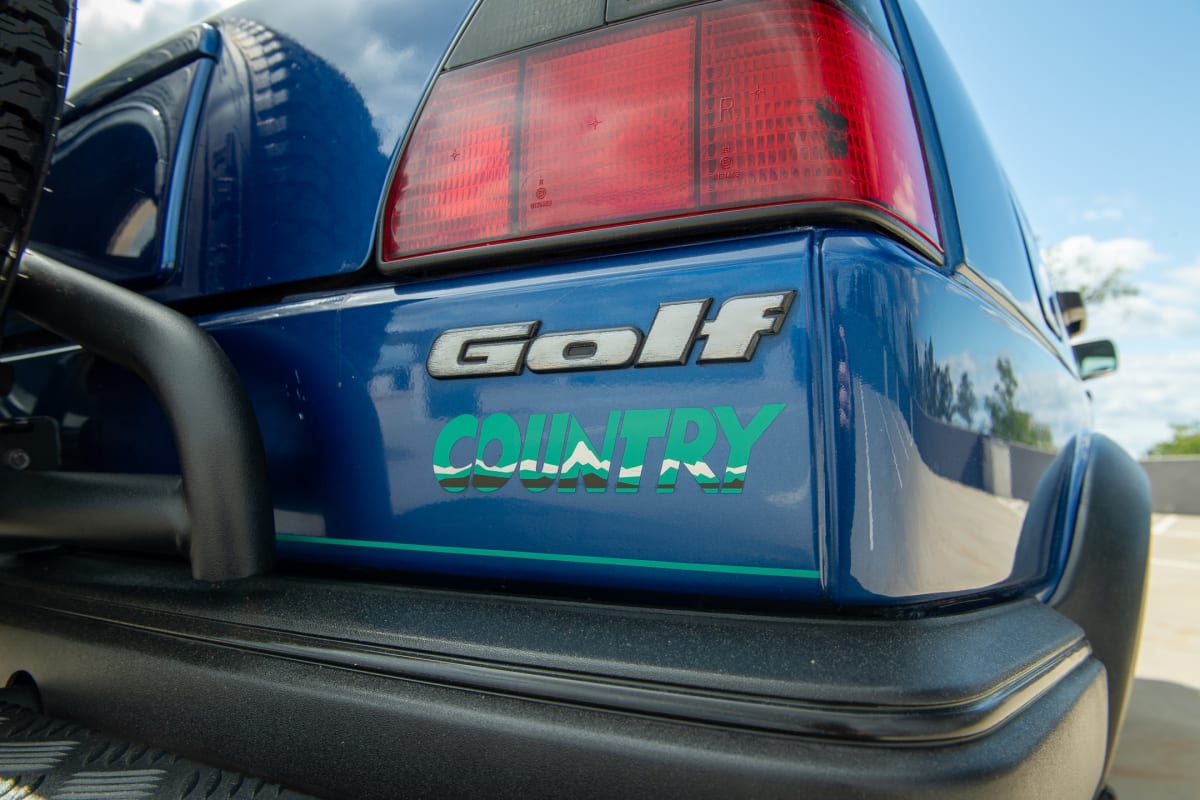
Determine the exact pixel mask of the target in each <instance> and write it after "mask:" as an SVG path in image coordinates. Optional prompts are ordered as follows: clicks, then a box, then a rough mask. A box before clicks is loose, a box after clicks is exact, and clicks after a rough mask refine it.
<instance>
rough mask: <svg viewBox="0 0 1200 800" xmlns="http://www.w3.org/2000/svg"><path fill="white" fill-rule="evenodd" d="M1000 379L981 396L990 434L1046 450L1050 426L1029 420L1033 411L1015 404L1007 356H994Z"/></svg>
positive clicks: (1014, 380) (1014, 378)
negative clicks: (987, 416) (986, 395)
mask: <svg viewBox="0 0 1200 800" xmlns="http://www.w3.org/2000/svg"><path fill="white" fill-rule="evenodd" d="M996 371H997V372H999V373H1000V380H998V381H997V382H996V384H995V385H994V386H993V387H992V388H993V389H994V391H995V394H993V395H989V396H988V397H985V398H984V399H983V405H984V407H985V408H987V410H988V414H989V415H990V416H991V418H992V429H991V431H990V433H991V435H992V436H995V437H997V438H1000V439H1007V440H1008V441H1010V442H1016V443H1018V444H1027V445H1029V446H1031V447H1037V448H1040V449H1043V450H1049V449H1050V448H1051V447H1052V446H1053V444H1054V442H1053V437H1052V435H1051V433H1050V429H1049V428H1048V427H1046V426H1045V425H1042V424H1041V423H1037V422H1034V421H1033V415H1032V414H1030V413H1029V412H1028V411H1024V410H1022V409H1020V408H1018V407H1017V386H1018V383H1017V375H1016V372H1015V371H1014V370H1013V365H1012V362H1011V361H1009V360H1008V359H1007V358H998V359H996Z"/></svg>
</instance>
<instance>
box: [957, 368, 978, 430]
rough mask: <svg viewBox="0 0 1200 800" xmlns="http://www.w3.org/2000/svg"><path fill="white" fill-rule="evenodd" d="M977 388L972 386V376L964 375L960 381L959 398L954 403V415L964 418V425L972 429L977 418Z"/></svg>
mask: <svg viewBox="0 0 1200 800" xmlns="http://www.w3.org/2000/svg"><path fill="white" fill-rule="evenodd" d="M976 402H978V401H977V400H976V399H975V387H974V386H972V385H971V376H970V375H968V374H967V373H965V372H964V373H963V374H962V377H960V378H959V379H958V396H957V397H956V399H955V401H954V413H955V414H957V415H958V416H960V417H962V421H963V425H966V426H967V427H968V428H969V427H971V420H972V418H974V416H975V404H976Z"/></svg>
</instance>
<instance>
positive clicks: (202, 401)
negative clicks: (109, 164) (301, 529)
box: [0, 252, 275, 582]
mask: <svg viewBox="0 0 1200 800" xmlns="http://www.w3.org/2000/svg"><path fill="white" fill-rule="evenodd" d="M13 308H14V310H16V311H19V312H20V313H21V314H22V315H24V316H25V317H28V318H29V319H30V320H31V321H33V322H35V323H36V324H38V325H40V326H42V327H43V328H46V329H47V330H49V331H51V332H53V333H55V334H57V335H59V336H61V337H63V338H64V339H68V340H70V341H71V342H74V343H75V344H78V345H79V346H80V347H82V348H84V349H86V350H89V351H91V352H93V353H95V354H96V355H98V356H100V357H102V358H104V359H107V360H109V361H111V362H113V363H115V364H118V365H120V366H122V367H125V368H126V369H128V370H130V371H132V372H134V373H135V374H136V375H138V376H139V377H140V378H141V379H142V380H143V381H145V382H146V384H148V385H149V387H150V389H151V390H152V391H153V392H154V394H155V396H156V397H157V398H158V401H159V403H161V404H162V406H163V409H164V410H165V412H166V415H167V418H168V420H169V421H170V425H171V431H172V434H173V436H174V439H175V444H176V448H177V450H178V452H179V463H180V471H181V475H179V476H162V475H114V474H98V473H80V472H57V473H55V472H42V473H34V472H29V473H19V472H10V473H7V474H5V475H3V476H2V477H0V537H3V538H7V539H22V540H39V541H47V542H63V543H80V544H95V545H103V546H113V547H132V548H137V549H147V548H177V549H179V550H180V551H181V552H183V553H184V554H186V555H187V556H188V557H189V558H190V559H191V565H192V575H193V577H194V578H196V579H197V580H202V581H211V582H222V581H230V580H236V579H240V578H246V577H249V576H251V575H256V574H259V573H262V572H265V571H267V570H269V569H270V567H271V565H272V563H273V561H274V555H275V535H274V520H273V515H272V508H271V494H270V483H269V479H268V475H267V458H266V452H265V450H264V448H263V443H262V436H261V434H260V432H259V428H258V423H257V421H256V419H255V417H254V411H253V409H252V408H251V406H250V401H249V399H248V398H247V396H246V392H245V390H244V389H243V388H242V384H241V380H240V379H239V377H238V375H237V373H236V372H235V371H234V369H233V366H232V365H231V364H230V362H229V359H228V358H227V357H226V356H225V353H224V352H222V350H221V349H220V347H218V346H217V344H216V342H214V341H213V340H212V338H211V337H209V335H208V334H206V333H205V332H204V331H203V330H201V328H200V327H199V326H198V325H196V324H195V323H194V322H192V321H191V320H190V319H188V318H187V317H185V316H183V315H182V314H180V313H178V312H176V311H174V310H172V309H169V308H167V307H165V306H163V305H161V304H159V303H157V302H155V301H153V300H149V299H147V298H145V297H142V296H141V295H138V294H135V293H133V292H131V291H129V290H127V289H123V288H121V287H119V286H115V285H113V284H111V283H109V282H107V281H104V280H101V279H99V278H96V277H93V276H91V275H88V274H87V273H84V272H81V271H79V270H77V269H74V268H72V267H69V266H67V265H65V264H62V263H60V262H58V261H55V260H54V259H51V258H48V257H46V256H42V255H40V254H38V253H34V252H26V253H25V255H24V257H23V259H22V261H21V267H20V274H19V278H18V281H17V286H16V288H15V291H14V295H13Z"/></svg>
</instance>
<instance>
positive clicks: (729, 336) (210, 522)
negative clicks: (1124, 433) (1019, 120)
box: [0, 0, 1149, 798]
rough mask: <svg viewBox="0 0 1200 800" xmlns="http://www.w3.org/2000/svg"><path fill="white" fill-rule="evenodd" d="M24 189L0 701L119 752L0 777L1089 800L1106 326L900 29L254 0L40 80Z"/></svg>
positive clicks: (821, 5)
mask: <svg viewBox="0 0 1200 800" xmlns="http://www.w3.org/2000/svg"><path fill="white" fill-rule="evenodd" d="M310 6H311V7H310ZM46 186H47V191H46V192H45V193H44V194H43V196H42V198H41V201H40V205H39V207H38V210H37V214H36V217H35V218H34V221H33V223H32V230H31V233H30V244H29V248H28V250H27V251H26V252H25V254H24V257H23V260H22V262H21V268H20V269H21V272H20V278H19V279H18V280H16V282H15V284H16V288H15V290H14V291H13V296H12V303H13V309H14V310H15V311H16V312H19V314H18V315H17V316H12V315H10V319H9V320H8V321H7V326H6V334H5V337H4V348H3V355H2V359H3V361H4V362H5V363H6V364H7V365H8V366H9V367H10V368H11V370H12V390H11V391H10V392H9V393H8V394H7V396H6V397H5V398H4V399H3V402H2V403H0V451H3V468H2V471H0V544H3V545H4V548H3V549H4V551H5V552H6V553H7V555H4V556H3V557H0V680H5V681H8V682H9V685H10V687H11V689H12V691H13V692H15V691H16V690H19V691H20V693H21V694H20V696H21V697H23V698H26V701H25V705H26V706H28V707H27V708H24V709H23V710H19V709H18V708H17V706H19V705H20V703H18V701H17V700H16V699H14V698H15V697H16V695H15V694H12V695H8V696H5V695H0V701H3V702H6V703H12V704H14V705H12V706H3V705H0V717H5V716H6V715H7V716H12V717H13V719H16V718H17V717H16V716H13V715H19V714H20V715H29V719H30V720H32V719H34V717H35V716H36V718H37V719H40V720H64V721H65V722H63V723H62V725H64V726H65V725H68V724H70V725H73V726H87V729H88V730H91V731H96V732H98V733H95V734H93V733H88V734H87V736H101V735H103V736H106V737H114V738H116V739H119V740H121V741H125V742H129V743H133V744H130V745H129V746H128V748H126V749H121V748H122V747H124V745H121V746H117V745H109V744H106V745H104V747H107V748H109V749H108V750H105V752H107V753H119V755H114V756H113V757H112V758H108V757H107V756H106V757H105V758H99V757H97V758H96V759H95V760H94V761H92V762H89V761H88V760H87V759H86V758H84V757H83V755H82V753H83V751H84V749H85V748H84V749H80V748H76V749H74V750H72V749H71V748H68V747H66V746H65V745H62V744H61V742H63V741H71V742H75V741H76V738H78V741H79V742H82V741H84V739H83V738H80V737H83V736H84V734H79V735H78V736H76V734H75V733H71V732H70V731H73V730H76V728H74V727H72V728H70V729H69V730H68V729H67V728H58V727H55V725H56V724H57V723H53V722H51V721H45V722H44V723H37V724H35V723H34V722H32V721H31V722H29V724H28V725H26V724H25V723H21V724H20V725H15V726H10V727H9V728H7V729H6V728H5V727H4V725H3V720H0V735H5V736H7V737H8V739H7V741H15V742H17V743H18V744H20V745H21V746H22V747H25V748H26V750H28V748H31V747H35V745H34V744H32V743H31V742H32V739H29V738H28V737H29V736H33V734H32V733H30V731H34V730H39V731H44V732H45V736H44V737H43V739H45V740H48V741H51V742H57V743H58V744H56V745H55V747H58V748H59V750H62V752H63V755H62V756H61V758H60V757H59V756H56V755H54V754H53V753H51V751H50V750H46V749H45V748H46V747H48V745H46V744H45V741H43V740H41V739H39V740H38V741H39V742H41V744H38V745H36V747H41V748H43V749H42V750H37V753H39V754H41V755H40V756H39V758H40V759H41V760H40V761H39V760H38V759H33V760H32V761H31V760H30V758H26V757H24V756H22V758H25V760H24V761H21V760H17V761H14V762H13V764H16V766H13V765H11V764H8V765H7V766H6V764H7V762H6V761H5V758H6V756H5V755H4V753H5V750H4V747H5V744H4V742H5V741H6V740H5V739H0V779H3V778H6V777H7V778H12V779H14V780H18V779H20V780H25V778H23V777H22V776H27V775H28V774H32V773H33V772H36V771H37V770H36V769H35V767H39V766H40V767H41V768H42V772H41V773H39V774H43V773H44V774H45V775H46V776H48V777H45V778H39V780H44V782H43V783H41V784H39V785H41V786H42V789H41V790H40V791H43V792H50V794H49V795H48V796H54V795H53V792H52V791H51V790H54V791H66V790H67V789H70V788H71V787H72V786H74V787H76V788H78V786H79V785H80V784H78V783H71V781H76V780H78V779H79V776H80V775H82V774H86V775H88V776H90V777H88V779H87V780H90V781H92V783H91V784H87V785H88V786H93V787H94V786H101V785H104V786H110V787H111V786H116V785H118V784H119V783H120V782H121V781H126V783H125V784H121V785H127V786H133V785H135V784H136V786H137V787H139V788H138V789H137V791H143V792H145V794H143V795H139V796H147V797H150V796H159V795H156V794H154V792H162V793H163V794H162V795H161V796H168V794H169V793H170V792H175V794H170V795H169V796H183V793H184V792H186V791H192V790H193V789H195V788H196V787H197V786H203V785H209V786H210V787H211V786H218V785H219V786H220V787H223V788H221V791H223V792H225V793H226V794H228V796H231V797H234V796H236V797H241V796H243V794H239V793H238V792H242V793H246V794H245V796H251V795H250V794H249V792H251V790H252V787H259V786H261V784H260V783H258V782H256V781H260V780H262V781H269V782H271V783H272V784H278V785H279V786H284V787H289V788H288V789H287V790H283V789H278V788H277V789H276V790H277V791H281V792H284V794H285V796H290V795H286V793H287V792H304V793H309V794H311V795H314V796H321V797H331V798H332V797H339V798H340V797H356V798H392V797H400V796H410V795H411V796H434V797H445V796H467V795H487V796H514V797H516V796H520V797H530V796H556V797H562V796H569V797H570V796H577V797H592V796H596V797H613V796H660V797H665V796H672V797H673V796H679V797H689V798H696V797H722V798H727V797H730V796H747V797H774V796H789V797H794V796H797V795H801V796H808V795H811V796H816V797H843V796H844V797H883V796H888V797H891V796H896V797H931V796H937V797H971V798H978V797H1018V796H1021V797H1023V796H1042V797H1080V798H1090V797H1095V796H1098V795H1099V794H1101V793H1103V792H1105V791H1107V790H1106V788H1105V787H1106V774H1107V770H1108V767H1109V764H1110V761H1111V757H1112V753H1113V750H1114V748H1115V745H1116V742H1117V737H1118V735H1119V732H1120V727H1121V719H1122V716H1123V713H1124V709H1125V703H1126V699H1127V696H1128V690H1129V686H1130V682H1131V680H1132V675H1133V663H1134V658H1135V655H1136V652H1137V644H1138V633H1139V627H1140V619H1141V609H1142V604H1143V594H1144V579H1145V571H1146V564H1147V550H1148V541H1149V489H1148V484H1147V482H1146V479H1145V477H1144V475H1143V473H1142V472H1141V470H1140V468H1139V467H1138V466H1137V465H1136V463H1135V462H1133V461H1132V459H1130V458H1129V456H1127V455H1126V454H1125V453H1124V451H1123V450H1121V449H1120V448H1119V447H1118V446H1117V445H1116V444H1114V443H1113V442H1112V441H1111V440H1109V439H1107V438H1105V437H1104V436H1103V435H1101V434H1100V433H1097V432H1095V431H1093V430H1092V427H1091V425H1092V423H1091V408H1090V396H1089V393H1088V391H1087V386H1086V383H1085V381H1087V380H1089V379H1091V378H1093V377H1096V376H1098V375H1101V374H1104V373H1105V372H1108V371H1111V370H1112V369H1114V368H1115V366H1116V353H1115V348H1114V347H1113V345H1112V343H1111V342H1107V341H1095V342H1083V343H1080V342H1079V341H1077V340H1076V338H1075V337H1076V336H1077V335H1078V334H1080V333H1081V332H1082V331H1083V329H1084V327H1085V325H1086V313H1085V312H1084V310H1083V308H1082V305H1081V304H1080V303H1079V297H1078V295H1077V294H1073V293H1067V292H1055V291H1054V290H1053V289H1052V288H1051V287H1050V285H1049V284H1048V282H1047V280H1046V277H1045V274H1044V272H1043V270H1042V268H1041V266H1040V264H1039V263H1038V255H1037V249H1036V247H1034V246H1033V244H1032V238H1031V236H1030V233H1029V226H1028V224H1027V222H1026V221H1025V220H1024V218H1023V216H1022V212H1021V210H1020V207H1019V205H1018V203H1017V201H1016V199H1015V198H1014V196H1013V194H1012V191H1011V189H1010V186H1009V184H1008V181H1007V179H1006V178H1005V175H1004V173H1003V170H1002V169H1001V167H1000V166H999V165H998V164H997V162H996V160H995V157H994V155H993V154H992V152H991V150H990V147H989V145H988V143H987V139H986V136H985V135H984V133H983V130H982V128H981V127H980V124H979V122H978V120H977V118H976V117H975V115H974V112H973V111H972V109H971V106H970V102H969V100H968V99H967V97H966V96H965V94H964V92H963V89H962V87H961V85H960V83H959V81H958V78H957V77H956V74H955V72H954V69H953V67H952V66H951V65H950V63H949V61H948V60H947V58H946V55H945V53H944V52H943V50H942V48H941V46H940V44H939V43H938V42H937V40H936V37H935V36H934V34H933V32H932V30H931V28H930V26H929V24H928V22H927V21H926V19H925V17H924V16H923V15H922V13H921V11H920V10H919V9H918V8H917V6H916V5H915V3H914V2H911V0H711V1H710V2H689V1H688V0H479V1H478V2H475V1H474V0H404V2H399V3H397V2H385V0H343V2H341V3H338V4H336V5H327V4H319V5H316V4H308V3H297V2H294V0H250V2H246V3H243V4H242V5H239V6H235V7H233V8H230V9H227V10H225V11H223V12H221V13H220V14H219V15H217V16H216V17H213V18H212V19H210V20H208V21H207V22H205V23H202V24H199V25H196V26H195V27H192V28H190V29H188V30H186V31H183V32H181V33H180V34H179V35H178V36H176V37H174V38H172V39H170V40H168V41H166V42H164V43H162V44H161V45H159V46H157V47H155V48H152V49H150V50H147V51H145V52H144V53H141V54H140V55H137V56H135V57H133V58H132V59H131V60H129V61H127V62H126V63H125V64H123V65H121V66H119V67H117V68H116V69H115V70H114V71H113V72H110V73H109V74H107V75H105V76H103V77H101V78H99V79H97V80H96V81H94V82H92V83H91V84H88V85H87V86H84V87H81V88H79V89H78V90H76V91H75V92H74V93H73V95H72V97H71V103H70V104H68V106H67V110H66V111H65V113H64V116H63V119H62V123H61V127H60V129H59V132H58V139H57V145H56V147H55V150H54V155H53V159H52V164H51V166H50V171H49V177H48V179H47V184H46ZM17 451H19V453H23V454H24V455H23V456H22V455H13V454H14V453H16V452H17ZM5 691H10V690H5ZM5 697H7V698H8V699H5ZM28 698H33V699H32V700H29V699H28ZM6 708H9V709H10V711H11V713H9V712H6V711H5V709H6ZM39 715H40V716H39ZM21 719H25V717H24V716H22V717H21ZM39 725H40V726H41V727H38V726H39ZM79 730H83V729H82V728H79ZM63 731H68V732H65V733H64V732H63ZM23 737H25V738H23ZM72 737H75V738H72ZM87 741H91V740H90V739H89V740H87ZM106 741H107V740H106ZM81 747H82V746H81ZM51 749H53V748H51ZM26 750H22V752H23V753H24V752H26ZM59 750H54V753H58V752H59ZM164 754H172V755H171V757H169V758H168V757H166V756H165V755H164ZM179 757H183V758H186V759H188V760H189V761H186V762H185V761H178V758H179ZM56 758H57V759H58V760H57V761H56V760H55V759H56ZM172 758H174V759H176V760H174V761H173V760H172ZM72 759H76V760H72ZM35 762H36V763H35ZM191 762H196V763H199V764H207V765H211V767H213V768H215V769H217V770H225V772H219V771H213V772H210V773H205V774H211V775H213V776H217V777H214V778H212V779H211V780H212V781H213V782H211V783H209V784H205V782H204V780H201V779H199V778H197V779H196V780H192V778H191V777H189V775H191V776H194V775H197V774H200V773H199V772H195V771H193V772H190V773H187V774H185V772H184V771H183V770H182V768H180V769H176V768H175V767H171V766H169V765H170V764H190V763H191ZM189 769H191V767H189ZM196 769H197V770H203V768H200V767H197V768H196ZM5 770H8V773H11V774H8V773H6V772H5ZM22 770H24V771H22ZM105 770H109V771H110V772H111V774H110V772H105ZM232 772H237V773H244V774H246V775H252V776H255V779H254V780H253V781H252V780H251V779H246V780H245V781H242V779H241V778H237V779H236V781H235V779H234V778H232V777H230V775H231V773H232ZM93 773H95V774H93ZM97 776H99V777H97ZM131 776H132V777H131ZM205 780H207V779H205ZM97 781H99V783H97ZM104 781H110V783H109V784H105V783H104ZM130 781H133V782H134V783H129V782H130ZM138 781H140V783H138ZM189 781H191V783H190V784H189ZM0 785H2V784H0ZM189 786H190V787H191V788H188V787H189ZM62 787H65V788H62ZM97 791H98V790H97ZM253 791H259V789H257V788H255V789H253ZM187 796H192V795H187ZM206 796H207V795H206ZM221 796H225V794H222V795H221Z"/></svg>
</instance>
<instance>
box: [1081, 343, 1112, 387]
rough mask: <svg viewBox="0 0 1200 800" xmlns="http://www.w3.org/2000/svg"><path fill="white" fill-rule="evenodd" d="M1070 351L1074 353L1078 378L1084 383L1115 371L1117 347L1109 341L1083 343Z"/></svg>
mask: <svg viewBox="0 0 1200 800" xmlns="http://www.w3.org/2000/svg"><path fill="white" fill-rule="evenodd" d="M1071 349H1072V350H1074V351H1075V363H1076V364H1078V365H1079V377H1081V378H1083V379H1084V380H1085V381H1086V380H1091V379H1092V378H1099V377H1100V376H1101V375H1108V374H1109V373H1110V372H1116V371H1117V346H1116V345H1114V344H1113V343H1112V340H1110V339H1097V340H1096V341H1094V342H1083V343H1082V344H1077V345H1075V346H1074V347H1072V348H1071Z"/></svg>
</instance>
